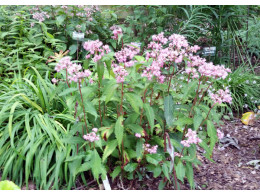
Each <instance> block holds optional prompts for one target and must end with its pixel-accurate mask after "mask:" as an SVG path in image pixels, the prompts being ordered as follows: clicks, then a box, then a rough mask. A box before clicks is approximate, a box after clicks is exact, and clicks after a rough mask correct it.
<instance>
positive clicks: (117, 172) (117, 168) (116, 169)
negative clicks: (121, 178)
mask: <svg viewBox="0 0 260 195" xmlns="http://www.w3.org/2000/svg"><path fill="white" fill-rule="evenodd" d="M121 171H122V170H121V167H120V166H117V167H116V168H115V169H114V171H113V173H111V177H112V180H114V179H115V178H116V177H117V176H118V175H119V173H121Z"/></svg>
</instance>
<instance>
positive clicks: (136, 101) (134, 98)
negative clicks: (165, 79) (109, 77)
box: [125, 93, 143, 114]
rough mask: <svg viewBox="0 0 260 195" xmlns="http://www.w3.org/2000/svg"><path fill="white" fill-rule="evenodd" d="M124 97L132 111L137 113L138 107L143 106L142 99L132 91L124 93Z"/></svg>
mask: <svg viewBox="0 0 260 195" xmlns="http://www.w3.org/2000/svg"><path fill="white" fill-rule="evenodd" d="M125 97H126V100H127V101H128V102H129V103H130V105H131V106H132V108H133V109H134V111H135V112H136V113H138V114H139V113H140V112H139V109H140V108H142V107H143V101H142V99H141V97H140V96H138V95H136V94H133V93H126V94H125Z"/></svg>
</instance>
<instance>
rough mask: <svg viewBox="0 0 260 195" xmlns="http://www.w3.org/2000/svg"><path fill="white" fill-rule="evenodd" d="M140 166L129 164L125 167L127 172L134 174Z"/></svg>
mask: <svg viewBox="0 0 260 195" xmlns="http://www.w3.org/2000/svg"><path fill="white" fill-rule="evenodd" d="M137 166H138V164H137V163H128V164H127V165H126V166H125V167H124V170H125V171H126V172H133V171H134V170H135V169H136V168H137Z"/></svg>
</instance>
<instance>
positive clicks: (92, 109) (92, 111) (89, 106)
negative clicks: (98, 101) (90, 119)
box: [84, 101, 98, 118]
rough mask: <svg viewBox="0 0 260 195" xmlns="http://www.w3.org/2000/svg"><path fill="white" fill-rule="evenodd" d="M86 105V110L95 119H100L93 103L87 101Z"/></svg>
mask: <svg viewBox="0 0 260 195" xmlns="http://www.w3.org/2000/svg"><path fill="white" fill-rule="evenodd" d="M84 105H85V109H86V112H87V113H89V114H91V115H93V116H94V117H95V118H97V117H98V114H97V111H96V109H95V107H94V106H93V104H92V102H90V101H85V102H84Z"/></svg>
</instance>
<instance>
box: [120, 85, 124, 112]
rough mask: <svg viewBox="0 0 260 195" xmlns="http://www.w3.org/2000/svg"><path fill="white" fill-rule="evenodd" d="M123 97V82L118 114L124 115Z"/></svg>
mask: <svg viewBox="0 0 260 195" xmlns="http://www.w3.org/2000/svg"><path fill="white" fill-rule="evenodd" d="M123 98H124V83H122V89H121V105H120V116H121V115H122V116H124V113H123V112H124V111H123Z"/></svg>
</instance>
